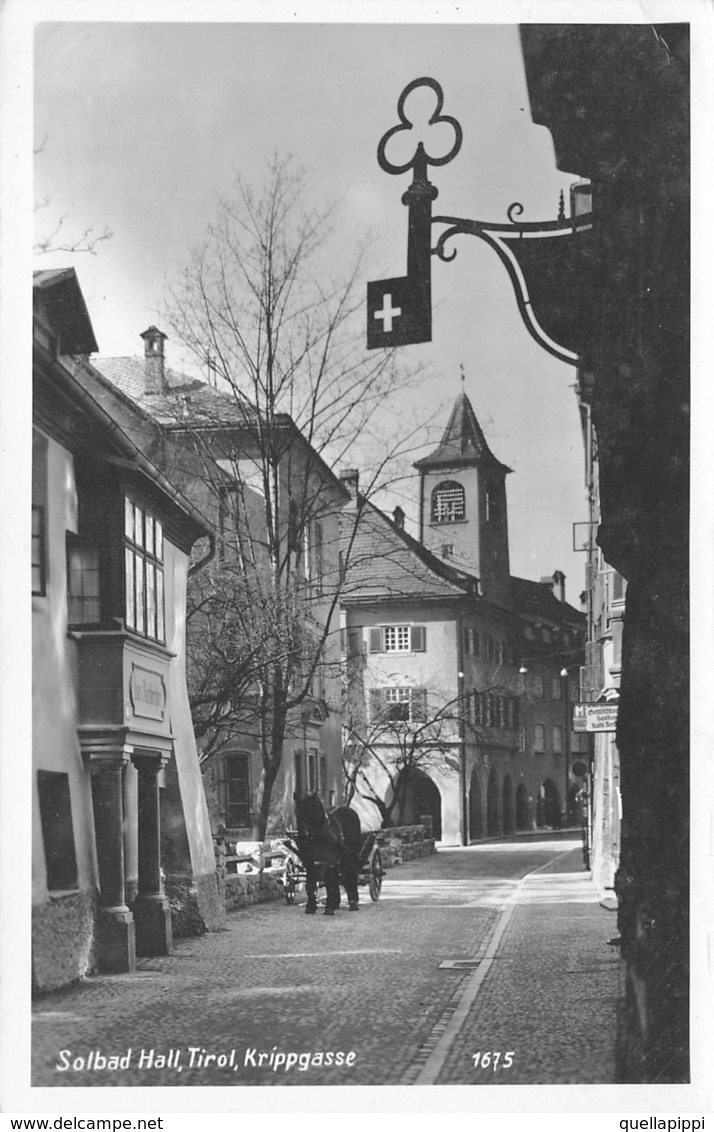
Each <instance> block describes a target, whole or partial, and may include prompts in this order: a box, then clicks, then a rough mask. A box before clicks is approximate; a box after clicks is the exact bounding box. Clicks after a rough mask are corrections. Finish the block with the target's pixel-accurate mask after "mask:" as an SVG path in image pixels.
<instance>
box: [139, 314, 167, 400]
mask: <svg viewBox="0 0 714 1132" xmlns="http://www.w3.org/2000/svg"><path fill="white" fill-rule="evenodd" d="M141 337H142V338H143V339H144V393H165V392H166V391H167V389H168V383H167V381H166V371H165V368H164V342H165V341H166V337H167V336H166V334H164V333H162V331H161V330H158V329H157V328H156V327H155V326H150V327H149V329H148V330H145V331H144V333H143V334H142V335H141Z"/></svg>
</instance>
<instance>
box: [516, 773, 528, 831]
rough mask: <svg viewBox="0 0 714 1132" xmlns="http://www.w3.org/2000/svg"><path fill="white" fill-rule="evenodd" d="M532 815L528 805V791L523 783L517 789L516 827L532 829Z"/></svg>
mask: <svg viewBox="0 0 714 1132" xmlns="http://www.w3.org/2000/svg"><path fill="white" fill-rule="evenodd" d="M530 826H531V817H530V812H529V807H528V791H527V790H526V788H525V786H524V785H523V783H522V782H521V783H519V785H518V788H517V790H516V829H530Z"/></svg>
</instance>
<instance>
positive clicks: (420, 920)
mask: <svg viewBox="0 0 714 1132" xmlns="http://www.w3.org/2000/svg"><path fill="white" fill-rule="evenodd" d="M534 870H539V871H538V872H534ZM527 874H530V876H528V875H527ZM361 898H362V901H363V903H362V905H361V909H360V912H359V914H357V915H353V914H349V913H348V912H347V910H346V907H344V906H343V908H341V910H340V912H339V913H338V915H337V916H335V917H334V918H333V919H329V918H324V917H322V916H317V917H308V916H305V915H304V914H303V907H302V901H303V900H304V896H302V895H300V896H299V898H298V899H299V903H297V904H296V905H295V906H292V907H288V906H286V905H285V904H284V903H281V902H275V903H271V904H266V905H260V906H256V907H254V908H253V909H251V910H249V911H241V912H236V913H233V914H232V915H231V916H230V917H229V921H228V930H227V931H225V932H222V933H218V934H212V935H205V936H202V937H200V938H197V939H190V940H181V941H178V942H177V944H176V946H175V951H174V953H173V954H172V955H171V956H168V957H165V958H159V959H142V960H140V961H139V969H138V971H137V972H136V973H135V974H133V975H120V976H101V977H95V978H92V979H89V980H87V981H85V982H84V983H83V984H82V985H80V986H77V987H74V988H71V989H69V990H66V991H62V992H59V993H57V994H54V995H48V996H46V997H44V998H42V999H40V1000H38V1001H37V1002H36V1003H35V1014H34V1019H33V1078H32V1083H33V1085H36V1086H70V1087H71V1086H75V1087H77V1086H84V1087H86V1086H100V1087H106V1086H107V1085H111V1086H126V1085H143V1086H146V1085H154V1086H175V1085H188V1086H197V1085H200V1086H208V1085H210V1086H216V1085H218V1086H220V1085H224V1086H232V1085H266V1084H267V1085H400V1084H462V1085H463V1084H479V1085H483V1084H486V1083H488V1084H521V1083H530V1084H541V1083H542V1084H546V1083H550V1084H555V1083H566V1082H568V1083H579V1082H580V1083H608V1082H611V1081H612V1080H613V1073H614V1068H613V1042H614V1034H615V999H616V994H617V983H618V967H619V960H618V958H617V953H616V951H614V950H613V949H611V948H609V947H608V946H607V939H608V938H609V937H611V936H613V935H614V934H616V927H615V918H614V916H613V915H612V914H611V913H607V912H606V911H604V910H603V909H602V908H601V907H600V906H599V904H598V900H597V894H596V892H595V890H594V889H593V887H592V885H591V883H590V881H589V877H588V874H587V873H585V872H584V871H583V869H582V860H581V856H580V848H579V843H578V842H576V840H575V837H574V835H573V834H572V833H570V834H568V833H565V834H560V835H558V834H548V835H541V836H540V837H518V838H513V839H511V840H510V841H508V842H493V843H490V844H485V845H480V846H471V847H469V848H464V849H458V848H457V849H442V850H440V851H439V852H438V853H437V854H435V855H434V856H433V857H429V858H424V859H422V860H420V861H416V862H412V863H409V864H406V865H403V866H400V867H398V868H395V869H392V870H390V872H389V874H388V875H387V876H386V877H385V882H384V886H383V889H382V897H381V900H380V901H379V902H378V903H376V904H373V903H371V902H370V900H369V898H368V896H367V893H366V890H361ZM449 959H451V960H457V961H468V960H472V961H474V962H473V963H472V964H471V965H470V966H469V967H467V968H465V969H451V970H449V969H443V968H440V963H442V962H443V961H444V960H449ZM63 1051H64V1052H63ZM95 1051H98V1052H99V1054H100V1055H101V1056H100V1058H99V1059H98V1058H97V1054H96V1052H95ZM192 1051H193V1052H192ZM317 1051H330V1052H332V1053H333V1054H338V1053H341V1054H343V1055H345V1056H344V1058H343V1059H340V1060H341V1061H342V1063H341V1064H335V1062H336V1061H337V1060H338V1058H337V1057H335V1058H334V1060H333V1064H331V1065H326V1064H322V1065H319V1064H318V1065H314V1064H311V1065H310V1066H308V1067H307V1068H305V1067H303V1066H304V1065H305V1061H306V1060H307V1059H306V1056H305V1055H307V1054H310V1053H312V1052H317ZM291 1052H292V1053H294V1054H297V1055H300V1054H302V1055H303V1058H302V1061H300V1062H297V1063H293V1064H291V1066H290V1068H289V1069H288V1068H286V1066H285V1060H283V1061H282V1064H279V1063H280V1058H279V1057H278V1056H277V1055H278V1054H283V1055H288V1054H290V1053H291ZM509 1052H510V1054H511V1056H510V1058H506V1054H507V1053H509ZM93 1053H94V1058H93V1061H94V1063H96V1062H97V1061H98V1060H99V1064H100V1066H101V1064H102V1062H101V1059H102V1058H106V1059H109V1058H114V1059H115V1061H114V1062H108V1064H107V1066H106V1067H104V1068H101V1067H100V1068H94V1067H92V1068H90V1067H89V1063H90V1055H91V1054H93ZM261 1053H262V1054H264V1055H265V1056H264V1057H263V1059H262V1064H261V1063H260V1062H261V1058H260V1055H261ZM485 1053H489V1054H490V1056H489V1057H487V1058H485V1059H484V1054H485ZM496 1053H500V1055H501V1056H500V1058H498V1059H495V1056H494V1055H495V1054H496ZM350 1054H351V1055H352V1056H351V1057H348V1056H347V1055H350ZM477 1054H478V1055H479V1056H478V1058H476V1055H477ZM271 1055H272V1059H271ZM76 1059H82V1060H83V1064H84V1067H83V1068H77V1069H75V1068H73V1067H72V1066H73V1064H77V1065H79V1064H80V1062H77V1061H76ZM116 1059H118V1061H117V1060H116ZM313 1060H316V1059H313ZM494 1061H496V1064H495V1065H494ZM348 1062H349V1063H348ZM475 1062H478V1064H475ZM110 1066H111V1067H110Z"/></svg>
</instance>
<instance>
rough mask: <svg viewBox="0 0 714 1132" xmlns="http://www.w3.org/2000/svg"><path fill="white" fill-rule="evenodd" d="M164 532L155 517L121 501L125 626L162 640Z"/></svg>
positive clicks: (130, 503) (134, 505)
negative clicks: (122, 510)
mask: <svg viewBox="0 0 714 1132" xmlns="http://www.w3.org/2000/svg"><path fill="white" fill-rule="evenodd" d="M163 562H164V532H163V527H162V525H161V523H160V522H159V520H158V519H155V518H154V516H153V515H150V514H149V513H148V512H147V511H145V510H144V509H143V508H142V507H140V506H139V505H138V504H136V503H134V502H133V501H132V500H131V499H129V497H128V496H127V497H126V498H125V500H124V594H125V607H124V616H125V618H126V625H127V628H128V629H134V630H135V631H136V632H137V633H141V634H142V636H144V637H151V638H153V639H154V640H156V641H163V639H164V568H163Z"/></svg>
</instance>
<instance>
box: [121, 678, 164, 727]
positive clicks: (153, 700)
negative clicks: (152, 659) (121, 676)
mask: <svg viewBox="0 0 714 1132" xmlns="http://www.w3.org/2000/svg"><path fill="white" fill-rule="evenodd" d="M129 696H130V698H131V706H132V708H133V709H134V715H138V716H141V718H142V719H158V720H161V721H163V719H164V716H165V714H166V686H165V685H164V678H163V676H162V675H161V674H160V673H159V672H153V671H152V670H151V669H150V668H142V667H141V665H139V664H132V666H131V676H130V677H129Z"/></svg>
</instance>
